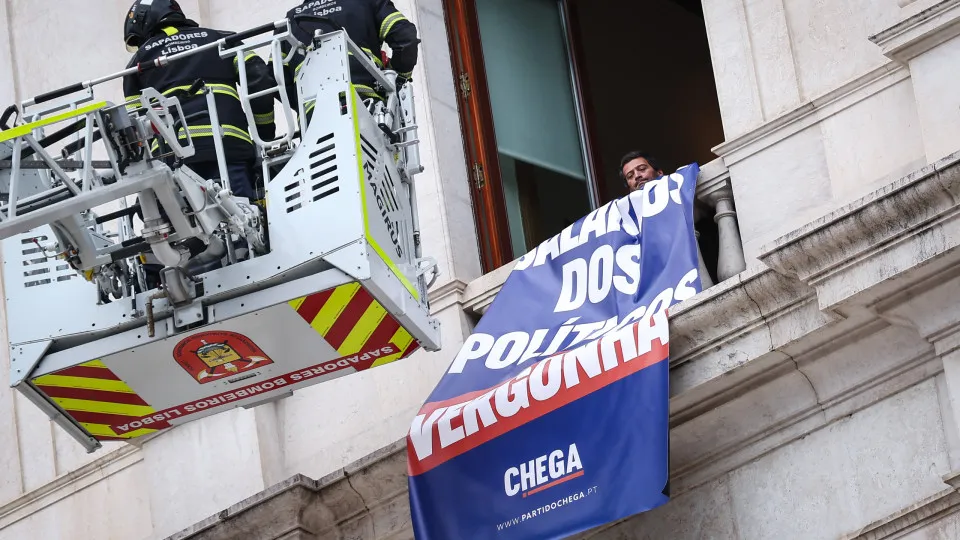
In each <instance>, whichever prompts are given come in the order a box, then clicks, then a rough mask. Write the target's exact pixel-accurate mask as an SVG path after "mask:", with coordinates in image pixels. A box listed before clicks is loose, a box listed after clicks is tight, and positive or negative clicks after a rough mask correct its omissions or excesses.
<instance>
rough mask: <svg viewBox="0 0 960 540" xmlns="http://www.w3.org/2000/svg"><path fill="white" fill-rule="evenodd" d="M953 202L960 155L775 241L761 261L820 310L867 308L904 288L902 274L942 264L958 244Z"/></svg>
mask: <svg viewBox="0 0 960 540" xmlns="http://www.w3.org/2000/svg"><path fill="white" fill-rule="evenodd" d="M958 201H960V152H957V153H955V154H952V155H950V156H948V157H946V158H944V159H942V160H940V161H938V162H936V163H934V164H932V165H929V166H927V167H924V168H922V169H920V170H918V171H916V172H914V173H912V174H910V175H908V176H906V177H904V178H901V179H900V180H897V181H895V182H893V183H891V184H890V185H888V186H887V187H885V188H883V189H881V190H878V191H876V192H874V193H872V194H870V195H868V196H866V197H864V198H862V199H860V200H858V201H856V202H854V203H851V204H849V205H847V206H845V207H843V208H840V209H839V210H837V211H835V212H832V213H830V214H828V215H826V216H824V217H822V218H820V219H818V220H816V221H813V222H811V223H809V224H808V225H806V226H804V227H802V228H800V229H798V230H797V231H795V232H793V233H790V234H788V235H786V236H783V237H781V238H779V239H777V240H775V241H774V242H773V243H771V244H769V245H767V246H764V248H763V253H762V254H761V255H760V259H761V260H762V261H763V263H764V264H766V265H767V266H769V267H770V268H773V269H774V270H776V271H777V272H780V273H782V274H784V275H788V276H793V277H796V278H798V279H800V280H801V281H803V282H805V283H807V284H809V285H811V286H812V287H814V288H815V289H816V290H817V296H818V298H819V303H820V308H821V309H832V308H834V307H837V306H838V305H839V304H841V303H842V302H846V301H850V300H855V303H857V304H859V305H869V304H872V303H874V302H875V301H877V300H879V299H881V298H883V297H885V296H888V295H890V294H893V293H895V292H896V291H898V290H901V289H903V288H904V287H906V286H909V283H904V282H903V278H902V276H903V275H904V274H905V273H907V272H908V271H911V270H914V269H917V268H919V267H921V266H925V265H927V264H928V263H929V264H930V266H929V268H928V270H929V271H935V270H936V268H935V267H936V266H943V265H945V264H948V261H945V260H944V258H943V257H944V254H945V253H950V252H951V250H953V248H954V247H956V246H957V245H958V244H960V220H958V219H957V217H958V214H960V206H958ZM950 256H951V257H957V256H960V253H951V255H950ZM949 264H952V262H949ZM926 273H929V272H926ZM924 274H925V273H923V272H921V273H918V272H912V273H911V280H921V279H923V278H924V277H926V275H924ZM898 276H901V279H900V280H894V278H897V277H898ZM855 297H856V298H855Z"/></svg>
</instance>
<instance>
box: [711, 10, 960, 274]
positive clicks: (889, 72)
mask: <svg viewBox="0 0 960 540" xmlns="http://www.w3.org/2000/svg"><path fill="white" fill-rule="evenodd" d="M952 4H954V3H953V2H932V1H923V2H919V1H907V0H902V1H899V2H898V1H895V0H831V1H829V2H789V1H786V0H756V1H749V0H704V2H703V5H704V12H705V17H706V19H707V30H708V34H709V37H710V47H711V54H712V57H713V62H714V72H715V74H716V77H717V90H718V93H719V97H720V105H721V110H722V116H723V122H724V130H725V133H726V141H725V142H724V143H723V144H721V145H719V146H718V147H717V148H715V152H717V154H718V155H720V156H721V157H722V158H723V159H724V162H725V164H726V165H727V167H728V168H729V169H730V173H731V179H732V182H733V186H734V192H735V195H736V199H737V207H738V214H739V218H740V230H741V233H742V235H743V240H744V247H745V251H746V255H747V258H748V261H749V260H750V259H753V258H755V257H757V256H758V255H759V254H760V253H761V251H762V246H763V245H764V244H765V243H767V242H769V241H770V240H772V239H774V238H776V237H777V236H779V235H781V234H784V233H786V232H788V231H790V230H792V229H793V228H795V227H796V226H797V225H799V224H802V223H806V222H808V221H810V220H812V219H815V218H816V217H818V216H820V215H823V214H825V213H827V212H829V211H831V210H834V209H836V208H839V207H841V206H842V205H844V204H847V203H850V202H852V201H853V200H855V199H856V198H858V197H861V196H863V195H864V194H866V193H868V192H870V191H872V190H874V189H876V188H878V187H880V186H882V185H884V184H887V183H889V182H891V181H892V180H894V179H896V178H897V177H899V176H900V175H902V174H905V173H906V172H907V171H910V170H913V169H915V168H917V167H920V166H922V165H924V164H927V163H931V162H933V161H936V160H937V159H940V158H942V157H944V156H946V155H947V154H950V153H951V152H953V151H955V150H956V149H957V148H960V128H958V127H957V126H958V124H960V118H958V110H960V109H958V106H960V101H958V99H960V98H956V93H955V92H950V91H949V90H947V88H949V87H950V86H951V84H952V83H951V82H950V81H952V80H954V79H953V77H956V75H955V70H951V69H950V68H948V67H947V66H951V65H956V63H957V61H958V60H960V55H958V54H960V49H958V47H960V41H957V40H955V39H951V38H952V36H953V35H954V34H955V32H953V30H951V29H950V28H951V25H952V22H950V21H952V19H953V18H954V17H955V15H953V14H952V11H955V9H953V8H951V9H950V10H947V11H951V14H949V15H937V16H936V17H934V16H932V15H930V12H931V10H937V9H942V8H943V6H945V5H952ZM930 19H937V21H939V22H936V23H931V21H930ZM946 19H949V20H946ZM924 21H926V22H924ZM924 24H925V25H927V26H931V27H932V26H938V27H939V29H937V30H935V32H934V33H936V34H937V37H935V38H931V39H927V41H926V42H925V43H923V44H922V46H921V49H922V50H919V51H913V52H912V53H916V54H917V57H915V58H913V57H907V56H902V57H899V58H897V57H895V56H894V55H892V54H889V50H888V48H886V47H883V46H881V45H880V44H878V43H874V41H876V40H872V39H871V38H872V36H875V35H877V34H881V33H883V32H887V31H890V29H891V28H892V27H895V26H897V25H899V26H900V27H901V29H900V30H899V31H894V33H898V32H899V35H900V37H899V38H895V40H896V39H904V40H910V39H916V38H917V36H916V35H914V34H916V33H917V31H916V30H915V29H914V27H916V26H917V25H921V26H922V25H924ZM927 30H930V29H929V28H927V29H925V30H923V31H927ZM944 40H946V42H945V43H942V44H939V42H940V41H944ZM748 264H749V263H748Z"/></svg>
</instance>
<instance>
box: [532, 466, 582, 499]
mask: <svg viewBox="0 0 960 540" xmlns="http://www.w3.org/2000/svg"><path fill="white" fill-rule="evenodd" d="M585 472H586V471H580V472H577V473H574V474H571V475H569V476H564V477H563V478H561V479H559V480H554V481H553V482H550V483H549V484H544V485H542V486H540V487H538V488H534V489H531V490H530V491H527V492H526V493H524V494H523V498H524V499H526V498H527V497H528V496H530V495H535V494H537V493H540V492H541V491H544V490H547V489H550V488H552V487H555V486H559V485H560V484H562V483H564V482H569V481H570V480H573V479H574V478H580V477H581V476H583V475H584V473H585Z"/></svg>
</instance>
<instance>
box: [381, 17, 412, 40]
mask: <svg viewBox="0 0 960 540" xmlns="http://www.w3.org/2000/svg"><path fill="white" fill-rule="evenodd" d="M405 20H407V18H406V17H404V16H403V13H400V12H399V11H394V12H393V13H391V14H390V15H387V18H386V19H384V20H383V22H382V23H380V39H384V38H386V37H387V35H388V34H389V33H390V30H391V29H392V28H393V25H395V24H397V22H398V21H405Z"/></svg>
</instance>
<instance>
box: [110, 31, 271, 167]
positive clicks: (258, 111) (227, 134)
mask: <svg viewBox="0 0 960 540" xmlns="http://www.w3.org/2000/svg"><path fill="white" fill-rule="evenodd" d="M230 34H231V33H230V32H222V31H219V30H211V29H209V28H201V27H198V26H194V25H190V24H183V23H178V24H177V25H176V26H168V27H164V28H163V29H162V31H160V32H157V34H155V35H154V36H153V37H151V38H150V39H148V40H147V41H145V42H144V43H143V45H142V46H141V47H140V48H139V49H138V50H137V52H136V53H135V54H134V55H133V58H132V59H131V60H130V63H129V64H128V66H127V67H133V66H136V65H137V64H140V63H144V62H150V61H152V60H156V59H157V58H159V57H160V56H169V55H172V54H176V53H179V52H183V51H187V50H190V49H193V48H196V47H198V46H201V45H205V44H207V43H211V42H214V41H217V40H219V39H221V38H224V37H226V36H229V35H230ZM237 61H238V59H237V57H236V56H234V57H233V59H223V58H220V54H219V53H218V51H217V49H216V48H210V49H208V50H206V51H203V52H201V53H198V54H196V55H193V56H188V57H186V58H183V59H181V60H178V61H176V62H173V63H170V64H168V65H167V66H164V67H161V68H158V69H152V70H147V71H143V72H141V73H138V74H135V75H128V76H127V77H124V79H123V92H124V94H125V96H126V101H127V102H128V104H127V107H128V108H136V107H137V106H138V105H137V104H136V103H129V102H130V101H131V100H138V99H139V98H140V93H141V91H142V89H144V88H154V89H156V90H157V91H158V92H160V93H162V94H164V95H169V94H171V93H173V92H176V91H177V90H186V89H188V88H189V87H190V86H191V85H192V84H193V83H194V82H195V81H196V80H197V79H202V80H203V81H204V82H205V83H206V84H207V87H209V88H210V89H211V90H212V91H213V95H214V100H215V103H216V105H217V116H218V118H219V121H220V126H221V128H222V129H223V135H224V137H223V149H224V154H225V157H226V159H227V161H228V162H242V161H251V162H252V161H254V160H255V159H256V155H257V154H256V148H255V147H254V144H253V140H252V139H251V138H250V133H249V132H248V131H247V129H248V128H247V119H246V115H244V114H243V107H242V106H241V105H240V94H239V93H238V92H237V84H238V83H239V74H238V71H237ZM243 61H244V62H245V63H246V69H247V82H248V83H249V84H248V86H249V91H250V93H254V92H257V91H260V90H265V89H267V88H270V87H273V86H275V85H276V83H275V82H274V81H273V77H272V76H271V75H270V73H269V71H268V70H267V65H266V63H264V61H263V60H262V59H261V58H260V57H259V56H257V55H256V54H255V53H253V52H248V53H247V56H246V58H244V59H243ZM273 99H274V98H273V96H271V95H268V96H264V97H261V98H258V99H256V100H253V102H252V104H251V105H252V109H253V114H254V119H255V121H256V126H257V131H258V133H259V134H260V137H261V138H262V139H264V140H268V139H273V138H274V136H275V132H276V126H275V125H274V118H273ZM180 105H181V107H182V108H183V114H184V116H185V117H186V123H187V125H188V129H189V131H190V137H191V139H192V141H193V145H194V147H195V149H196V154H195V155H194V156H193V157H191V158H189V159H187V160H186V161H187V163H191V162H192V163H197V162H205V161H216V150H215V148H214V142H213V127H212V126H211V124H210V115H209V113H208V111H207V102H206V97H205V96H203V95H202V94H199V95H198V96H196V97H193V98H192V99H188V98H186V97H183V96H181V97H180ZM180 138H181V139H186V135H185V134H182V131H181V136H180Z"/></svg>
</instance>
